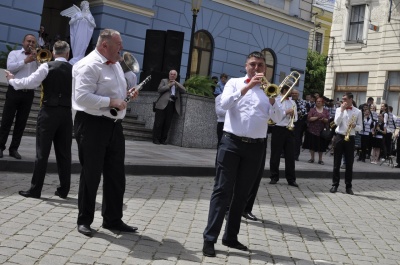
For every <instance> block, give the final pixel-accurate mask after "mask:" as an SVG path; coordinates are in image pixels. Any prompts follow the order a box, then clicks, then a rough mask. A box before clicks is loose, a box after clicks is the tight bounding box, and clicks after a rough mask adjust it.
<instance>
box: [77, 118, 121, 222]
mask: <svg viewBox="0 0 400 265" xmlns="http://www.w3.org/2000/svg"><path fill="white" fill-rule="evenodd" d="M74 130H75V138H76V142H77V144H78V154H79V162H80V164H81V166H82V171H81V175H80V182H79V192H78V209H79V214H78V220H77V223H78V225H80V224H86V225H90V224H91V223H92V222H93V218H94V212H95V206H96V194H97V189H98V187H99V184H100V179H101V174H102V173H103V202H102V216H103V224H106V225H110V226H114V225H118V224H119V223H121V222H122V207H123V198H124V193H125V183H126V180H125V162H124V159H125V138H124V135H123V133H122V124H121V122H114V120H112V119H109V118H106V117H104V116H93V115H90V114H87V113H85V112H82V111H78V112H77V113H76V116H75V123H74Z"/></svg>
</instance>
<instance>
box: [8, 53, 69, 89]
mask: <svg viewBox="0 0 400 265" xmlns="http://www.w3.org/2000/svg"><path fill="white" fill-rule="evenodd" d="M54 60H55V61H62V62H67V60H65V58H63V57H58V58H56V59H54ZM48 74H49V65H48V64H47V63H44V64H41V65H40V66H39V68H38V69H37V70H36V71H35V72H33V73H32V74H31V75H30V76H27V77H24V78H21V79H17V78H15V79H11V80H10V81H9V84H10V85H12V86H13V87H14V89H15V90H19V89H35V88H37V87H38V86H40V84H41V83H42V81H43V80H44V79H45V78H46V77H47V75H48Z"/></svg>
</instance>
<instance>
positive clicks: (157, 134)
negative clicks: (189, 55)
mask: <svg viewBox="0 0 400 265" xmlns="http://www.w3.org/2000/svg"><path fill="white" fill-rule="evenodd" d="M177 77H178V72H177V71H175V70H171V71H169V78H168V79H162V80H161V83H160V85H159V86H158V93H160V97H159V99H158V100H157V103H156V115H155V118H154V127H153V143H154V144H167V137H168V131H169V128H170V127H171V123H172V118H173V116H174V112H175V111H176V113H177V114H178V115H180V114H181V94H182V93H186V89H185V88H184V87H183V85H181V84H180V83H179V82H177V81H176V78H177ZM174 110H175V111H174Z"/></svg>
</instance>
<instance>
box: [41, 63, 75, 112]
mask: <svg viewBox="0 0 400 265" xmlns="http://www.w3.org/2000/svg"><path fill="white" fill-rule="evenodd" d="M47 64H48V66H49V73H48V75H47V77H46V78H45V79H44V80H43V82H42V86H43V87H42V100H41V104H43V105H44V106H51V107H56V106H64V107H71V95H72V65H71V64H70V63H68V62H63V61H53V62H48V63H47Z"/></svg>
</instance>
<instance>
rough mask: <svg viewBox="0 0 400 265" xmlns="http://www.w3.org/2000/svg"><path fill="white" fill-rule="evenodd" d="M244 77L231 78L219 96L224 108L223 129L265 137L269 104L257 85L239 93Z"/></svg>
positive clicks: (233, 132) (272, 107)
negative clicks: (243, 93) (244, 92)
mask: <svg viewBox="0 0 400 265" xmlns="http://www.w3.org/2000/svg"><path fill="white" fill-rule="evenodd" d="M246 79H247V76H246V77H241V78H231V79H230V80H229V81H228V82H227V83H226V85H225V88H224V92H223V93H222V96H221V107H222V108H223V109H224V110H226V116H225V124H224V131H226V132H229V133H232V134H235V135H237V136H241V137H248V138H253V139H256V138H265V137H266V136H267V130H268V119H269V115H270V114H269V113H270V110H272V109H274V108H275V105H276V104H274V106H271V104H270V103H269V100H268V98H267V96H266V95H265V93H264V91H263V90H262V89H261V88H260V86H259V85H256V86H254V87H253V88H252V89H249V90H248V91H247V93H246V94H245V95H243V96H242V95H241V89H242V88H243V87H245V86H246V84H245V80H246Z"/></svg>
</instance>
